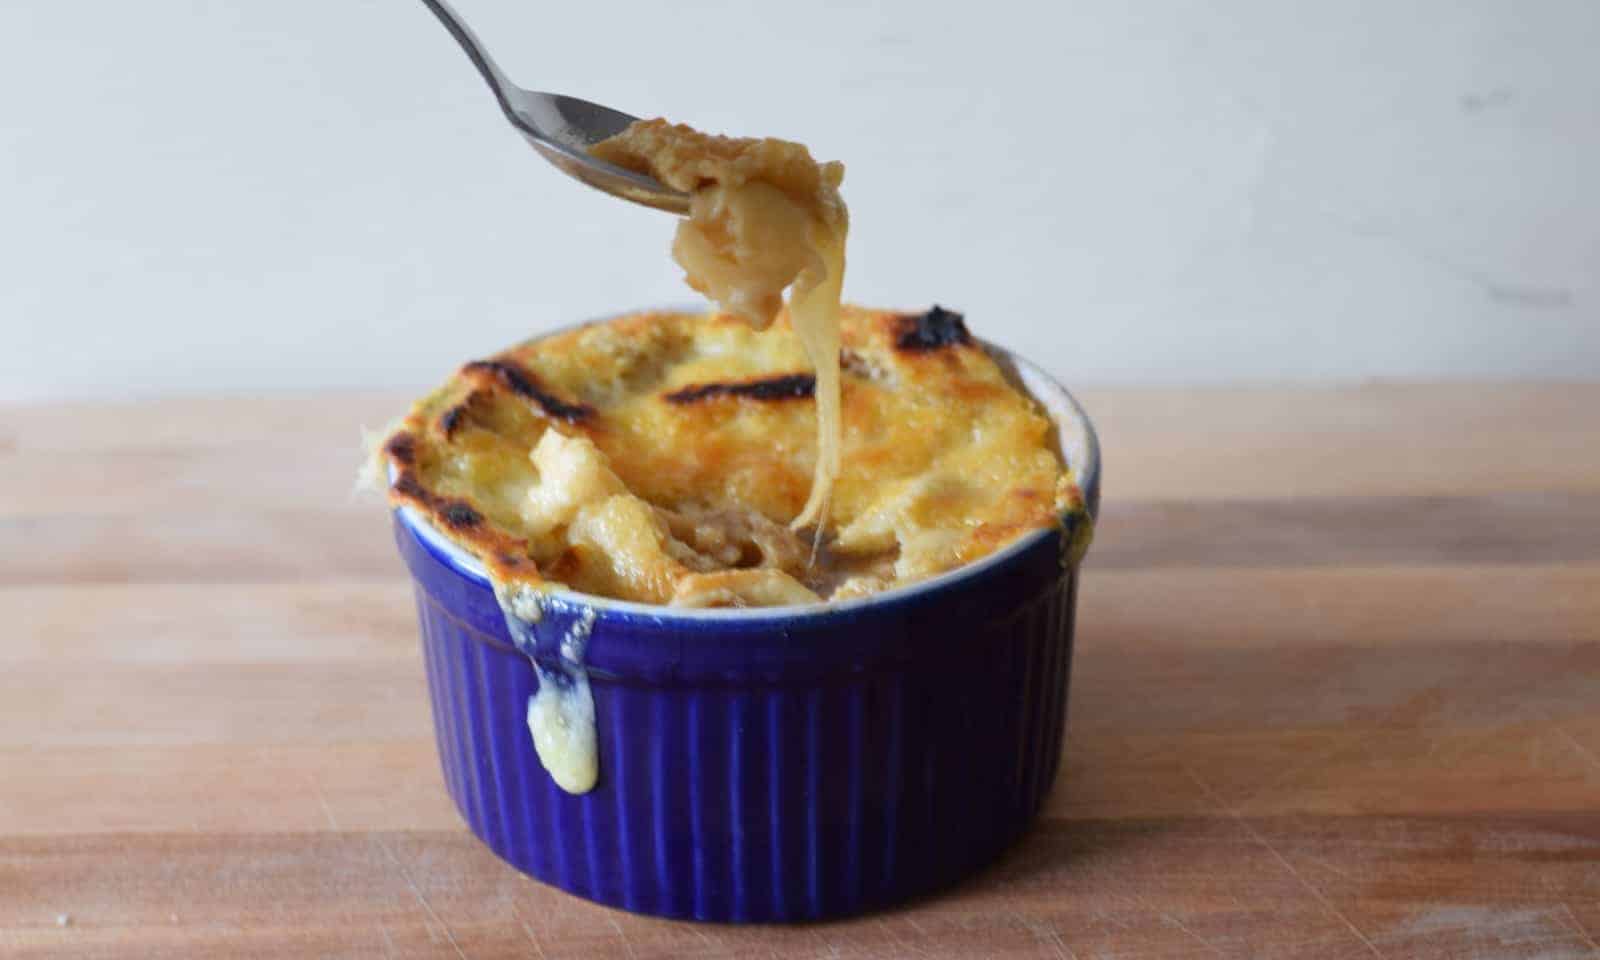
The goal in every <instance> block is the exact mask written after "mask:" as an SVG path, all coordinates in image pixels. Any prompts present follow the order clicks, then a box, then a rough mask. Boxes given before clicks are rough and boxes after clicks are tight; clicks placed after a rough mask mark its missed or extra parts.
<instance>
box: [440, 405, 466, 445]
mask: <svg viewBox="0 0 1600 960" xmlns="http://www.w3.org/2000/svg"><path fill="white" fill-rule="evenodd" d="M467 413H468V410H467V404H466V402H465V401H463V402H461V403H458V404H456V405H455V406H453V407H451V408H450V409H449V410H446V411H445V412H444V413H443V414H442V415H441V416H440V417H439V432H440V433H442V434H444V435H445V439H447V440H448V439H452V438H454V437H455V435H456V429H457V428H459V427H460V426H461V421H463V420H465V419H466V418H467Z"/></svg>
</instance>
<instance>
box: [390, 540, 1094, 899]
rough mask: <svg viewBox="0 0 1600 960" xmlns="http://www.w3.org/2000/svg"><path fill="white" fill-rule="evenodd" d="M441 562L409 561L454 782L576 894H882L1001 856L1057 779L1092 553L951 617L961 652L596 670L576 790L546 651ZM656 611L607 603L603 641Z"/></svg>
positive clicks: (922, 887) (474, 807) (507, 848)
mask: <svg viewBox="0 0 1600 960" xmlns="http://www.w3.org/2000/svg"><path fill="white" fill-rule="evenodd" d="M397 534H398V535H399V536H400V537H401V538H407V537H410V536H411V533H410V531H409V530H406V529H405V528H404V527H403V525H402V526H401V528H399V529H398V530H397ZM404 546H405V545H404V544H402V547H403V551H404ZM408 559H410V560H415V559H416V557H415V554H414V552H412V553H408ZM442 570H443V568H442V567H441V569H440V570H431V569H430V570H422V569H419V568H418V567H417V566H416V564H415V563H413V572H414V574H416V575H417V577H418V587H417V607H418V614H419V620H420V622H421V625H422V641H423V650H424V656H425V662H426V665H427V672H428V682H429V690H430V696H431V701H432V706H433V710H434V721H435V732H436V734H437V738H438V742H439V752H440V757H441V762H442V766H443V769H444V775H445V781H446V784H447V785H448V788H449V790H450V794H451V796H452V797H453V798H454V800H455V802H456V805H457V807H458V808H459V809H460V811H461V813H462V816H463V817H464V818H465V819H466V820H467V822H468V824H469V825H470V826H471V828H472V830H473V832H474V833H475V834H477V835H478V836H479V837H480V838H481V839H482V840H483V841H484V842H485V843H486V844H488V845H489V846H490V847H491V848H492V849H493V850H494V851H495V852H496V853H497V854H498V855H500V856H501V857H502V858H504V859H506V860H507V861H509V862H510V863H512V864H513V865H515V866H516V867H517V868H519V869H521V870H523V871H525V872H527V873H529V874H531V875H533V876H535V877H537V878H539V879H541V880H543V881H545V882H548V883H552V884H554V885H556V886H558V887H561V888H563V889H565V890H568V891H570V892H572V893H575V894H578V895H580V896H584V897H588V898H590V899H593V900H597V901H600V902H603V903H607V904H612V905H615V906H619V907H624V908H626V909H629V910H634V911H639V912H644V913H655V914H661V915H666V916H674V917H693V918H698V919H706V920H722V921H787V920H804V919H816V918H821V917H828V916H838V915H842V914H848V913H854V912H858V911H861V910H865V909H870V908H873V907H877V906H884V905H887V904H890V903H894V902H897V901H900V900H904V899H906V898H908V897H911V896H915V895H917V894H919V893H923V892H926V891H928V890H930V889H933V888H936V887H939V886H943V885H946V884H948V883H951V882H953V881H955V880H957V879H959V878H960V877H961V876H964V875H965V874H967V873H969V872H971V871H972V870H973V869H975V868H976V867H978V866H979V865H981V864H982V863H984V862H986V861H988V860H990V859H992V858H993V857H994V856H996V855H997V854H998V853H999V852H1000V851H1001V850H1003V849H1004V848H1005V846H1006V845H1007V844H1009V843H1010V842H1011V841H1012V840H1014V839H1015V838H1016V837H1017V836H1018V835H1020V833H1021V832H1022V831H1023V830H1024V829H1025V828H1026V826H1027V824H1028V823H1029V822H1030V821H1031V820H1032V818H1033V817H1034V816H1035V814H1036V813H1037V811H1038V809H1039V806H1040V804H1041V802H1042V800H1043V798H1044V796H1045V794H1046V793H1047V792H1048V790H1049V788H1050V785H1051V783H1052V781H1053V779H1054V776H1055V772H1056V768H1057V763H1058V758H1059V755H1060V752H1061V744H1062V729H1063V724H1064V719H1065V707H1066V699H1065V698H1066V682H1067V676H1068V669H1069V663H1070V658H1071V652H1072V620H1073V605H1074V601H1075V586H1076V575H1075V573H1074V572H1065V571H1064V572H1062V573H1061V574H1060V576H1059V578H1058V579H1056V580H1055V581H1053V582H1050V583H1047V584H1046V585H1045V587H1044V588H1043V589H1042V590H1040V591H1038V592H1037V593H1036V594H1035V595H1034V596H1033V597H1032V598H1030V599H1028V600H1026V601H1024V602H1022V603H1019V604H1017V605H1016V606H1015V607H1013V608H1012V609H1011V610H1009V611H1006V612H1003V613H1002V614H1001V615H995V612H993V611H991V612H988V613H982V614H980V613H977V612H976V611H977V610H979V609H982V608H981V605H976V606H974V608H973V609H974V611H975V612H974V613H973V615H972V619H971V620H970V622H949V623H945V624H944V625H943V626H942V629H943V630H945V631H948V632H951V633H952V634H959V648H960V649H962V650H964V651H967V652H966V653H964V654H962V655H960V656H948V655H946V656H939V657H930V658H923V659H912V660H909V661H899V662H883V663H876V664H872V665H870V666H866V667H864V668H863V669H860V670H847V671H834V672H831V673H827V674H822V675H815V674H804V675H797V676H794V677H783V676H779V677H772V678H769V679H768V680H767V681H765V682H759V683H758V682H751V681H750V680H749V679H748V678H742V679H733V680H730V681H729V682H726V683H716V682H710V681H707V680H704V679H700V680H697V681H695V682H692V683H682V682H658V681H657V680H653V679H645V680H641V679H638V678H629V677H622V676H608V675H600V674H594V675H591V677H590V684H591V689H592V690H593V694H594V699H595V707H596V716H597V722H598V725H599V736H600V764H601V774H600V782H599V784H598V786H597V787H596V788H595V789H594V790H593V791H591V792H590V793H587V794H584V795H581V796H573V795H570V794H567V793H565V792H563V791H561V790H560V789H559V788H558V787H556V785H555V784H554V782H553V781H552V780H551V779H550V777H549V776H548V774H546V773H545V771H544V769H543V768H542V767H541V766H540V764H539V760H538V758H537V756H536V754H535V753H534V750H533V746H532V742H531V738H530V736H529V734H528V730H527V726H526V723H525V714H526V704H527V699H528V697H529V696H530V695H531V694H532V693H533V691H534V688H535V686H536V683H537V680H536V678H535V674H534V671H533V669H532V668H531V666H530V665H529V663H528V661H527V660H526V658H524V657H523V656H522V655H520V654H518V653H517V652H515V651H514V650H512V649H510V648H509V647H508V646H507V645H506V639H505V638H504V637H495V636H492V635H490V634H488V633H485V632H484V631H483V630H482V629H481V627H480V625H478V624H474V623H473V622H472V619H471V618H470V617H463V616H458V615H456V613H454V612H452V611H451V610H450V609H449V607H448V605H447V602H446V601H445V600H441V599H440V594H443V595H444V596H445V597H446V598H451V597H454V596H457V595H458V594H457V592H456V591H455V590H454V589H449V590H443V591H434V590H430V589H429V583H431V582H435V581H436V578H437V577H438V576H441V575H443V573H441V571H442ZM444 573H448V571H444ZM907 622H908V623H910V622H911V621H907ZM480 624H481V621H480ZM641 629H645V628H643V627H641V626H639V625H638V624H635V623H626V622H615V623H613V622H608V620H607V619H606V617H605V616H604V615H602V616H601V617H600V618H599V620H598V621H597V622H596V623H595V626H594V631H595V632H594V636H593V638H592V640H591V643H593V644H600V643H604V642H605V639H606V634H607V633H608V632H609V631H618V632H626V631H638V630H641ZM873 629H874V630H877V631H880V636H879V637H878V639H879V640H881V639H882V638H881V631H882V630H883V629H884V625H883V624H882V623H877V624H874V626H873ZM903 629H913V628H912V627H910V626H906V627H903ZM635 639H636V638H635ZM694 639H695V638H694V637H693V636H676V637H675V636H673V635H672V634H671V632H670V631H668V632H667V634H666V635H665V636H664V637H663V641H664V643H667V645H670V642H678V641H681V642H683V643H693V642H694ZM912 639H914V638H912ZM942 648H945V649H948V648H949V645H948V644H945V645H943V646H942Z"/></svg>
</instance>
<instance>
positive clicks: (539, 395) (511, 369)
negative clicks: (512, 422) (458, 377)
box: [461, 360, 594, 423]
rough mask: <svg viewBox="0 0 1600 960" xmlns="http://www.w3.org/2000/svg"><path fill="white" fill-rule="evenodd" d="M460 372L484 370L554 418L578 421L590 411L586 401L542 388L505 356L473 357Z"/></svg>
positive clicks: (590, 414) (571, 421)
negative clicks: (504, 357)
mask: <svg viewBox="0 0 1600 960" xmlns="http://www.w3.org/2000/svg"><path fill="white" fill-rule="evenodd" d="M461 372H462V373H463V374H466V375H468V376H471V375H473V374H487V375H488V376H491V377H493V378H494V379H496V380H498V381H499V382H500V383H501V384H503V385H504V386H505V388H506V389H508V390H510V391H511V392H512V393H515V394H516V395H517V396H519V397H524V398H526V399H528V400H532V401H533V402H534V403H536V404H538V405H539V409H541V410H543V411H544V412H545V413H546V414H548V415H550V416H551V417H554V418H555V419H557V420H565V421H567V422H568V423H578V422H580V421H583V420H587V419H588V418H589V417H590V416H592V415H593V414H594V410H593V408H591V407H589V406H588V405H586V404H582V403H569V402H567V401H565V400H562V399H561V398H560V397H558V396H556V395H555V394H553V393H550V392H549V391H547V390H545V389H543V388H542V387H541V386H540V385H539V382H538V380H537V379H536V378H535V377H534V376H533V374H531V373H529V372H528V371H527V370H524V369H522V368H521V367H519V366H518V365H516V364H515V363H511V362H510V361H507V360H474V361H472V362H471V363H469V364H467V365H466V366H465V367H462V368H461Z"/></svg>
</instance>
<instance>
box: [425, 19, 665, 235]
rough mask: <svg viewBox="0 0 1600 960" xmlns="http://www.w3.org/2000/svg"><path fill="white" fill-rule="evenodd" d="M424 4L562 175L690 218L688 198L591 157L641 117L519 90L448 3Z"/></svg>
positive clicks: (525, 135) (525, 134)
mask: <svg viewBox="0 0 1600 960" xmlns="http://www.w3.org/2000/svg"><path fill="white" fill-rule="evenodd" d="M422 2H423V4H424V5H425V6H427V8H428V9H430V10H432V11H433V12H434V15H435V16H437V17H438V18H439V22H440V23H443V24H444V26H445V29H446V30H449V31H450V35H451V36H453V37H455V38H456V42H457V43H459V44H460V45H461V49H462V50H463V51H465V52H466V54H467V58H468V59H469V60H471V61H472V64H473V66H475V67H477V68H478V73H479V74H481V75H482V76H483V79H484V82H485V83H487V84H488V85H489V89H490V91H492V92H493V93H494V97H495V100H496V101H498V102H499V104H500V110H501V112H503V113H504V114H505V115H506V119H507V120H508V121H510V122H511V125H512V126H513V127H515V128H516V129H517V132H518V133H521V134H522V136H523V139H525V140H527V141H528V143H529V144H531V145H532V146H533V148H534V149H535V150H537V151H538V152H539V154H540V155H541V156H543V157H544V158H545V159H546V160H548V161H550V162H551V163H552V164H554V165H555V166H556V167H557V169H559V170H561V171H562V172H563V173H565V174H567V175H568V176H570V177H573V178H574V179H577V180H580V181H582V182H584V183H586V184H588V185H589V186H591V187H594V188H595V189H597V190H603V191H605V192H606V193H609V194H611V195H612V196H615V197H621V198H622V199H624V200H631V201H633V202H634V203H638V204H642V205H644V206H646V207H653V208H655V209H657V210H665V211H667V212H668V213H675V214H678V215H680V216H684V215H687V214H688V212H689V195H688V194H686V193H683V192H682V191H679V190H674V189H672V188H671V187H668V186H666V185H665V184H663V183H661V182H660V181H658V180H656V179H655V178H654V177H650V176H646V175H645V174H642V173H637V172H635V171H633V170H627V169H625V168H623V167H619V166H617V165H616V164H612V163H607V162H605V161H604V160H601V159H599V158H597V157H595V156H593V155H591V154H590V153H589V148H590V147H592V146H594V145H595V144H597V143H599V142H600V141H601V140H605V139H606V138H608V137H612V136H615V135H616V134H619V133H621V132H622V131H623V130H625V129H627V127H628V125H629V124H631V123H633V122H634V121H636V120H637V119H638V118H637V117H635V116H632V115H630V114H626V113H623V112H622V111H621V110H613V109H611V108H610V107H606V106H602V105H600V104H598V103H590V102H589V101H588V100H580V99H578V98H577V97H568V96H564V95H562V94H559V93H541V92H539V91H537V90H525V89H523V88H522V87H519V86H517V85H516V84H514V83H512V82H511V81H510V80H508V79H506V75H505V73H504V72H502V71H501V70H500V68H499V67H498V66H496V65H495V62H494V60H493V59H492V58H491V57H490V56H489V52H488V50H486V49H485V48H484V46H483V44H482V43H480V42H479V41H478V38H477V36H476V35H474V34H473V32H472V30H471V29H470V28H469V27H468V26H467V24H466V21H464V20H462V19H461V16H460V15H459V14H457V13H456V12H455V10H454V9H452V8H451V7H450V5H449V4H448V3H445V2H444V0H422Z"/></svg>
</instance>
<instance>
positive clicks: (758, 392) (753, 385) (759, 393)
mask: <svg viewBox="0 0 1600 960" xmlns="http://www.w3.org/2000/svg"><path fill="white" fill-rule="evenodd" d="M816 389H817V378H816V377H814V376H812V375H811V374H809V373H788V374H783V375H782V376H777V377H760V378H757V379H754V380H734V381H727V382H722V383H695V384H691V385H689V386H687V387H682V388H680V389H678V390H674V391H672V392H671V393H668V394H665V395H663V396H662V399H663V400H666V401H667V402H668V403H698V402H699V401H701V400H710V399H712V398H714V397H744V398H747V399H750V400H804V399H807V398H809V397H810V396H811V395H812V394H813V393H815V392H816Z"/></svg>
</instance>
